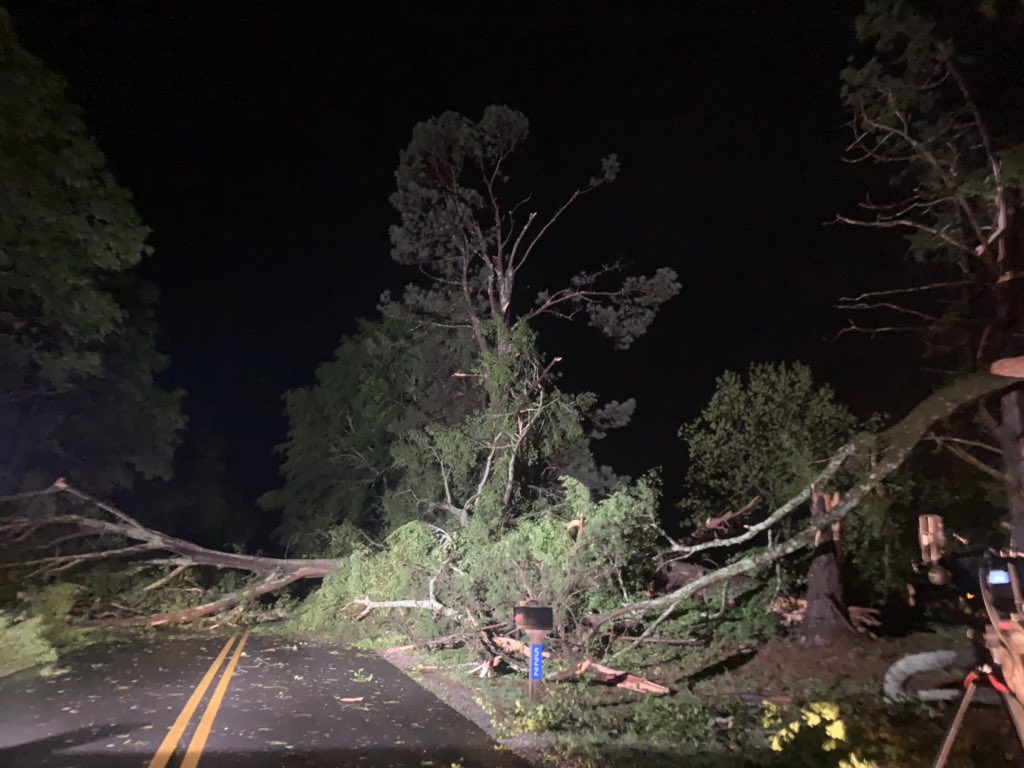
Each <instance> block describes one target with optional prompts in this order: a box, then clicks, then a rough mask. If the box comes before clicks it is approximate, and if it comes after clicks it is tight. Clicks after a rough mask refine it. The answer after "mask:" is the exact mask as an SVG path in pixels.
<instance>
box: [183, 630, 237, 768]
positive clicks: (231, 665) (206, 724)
mask: <svg viewBox="0 0 1024 768" xmlns="http://www.w3.org/2000/svg"><path fill="white" fill-rule="evenodd" d="M248 639H249V633H248V632H246V633H245V634H244V635H242V640H241V642H240V643H239V644H238V647H237V648H235V652H234V654H233V655H232V656H231V661H229V662H228V665H227V667H226V668H225V669H224V674H223V675H221V678H220V682H219V683H217V687H216V688H214V690H213V696H211V697H210V703H209V704H207V705H206V711H205V712H204V713H203V719H202V720H200V721H199V725H198V727H197V728H196V732H195V733H194V734H193V735H192V741H191V742H190V743H189V745H188V749H187V750H185V759H184V760H182V761H181V768H196V766H197V765H199V756H200V755H202V754H203V747H205V746H206V740H207V739H208V738H209V737H210V730H211V729H212V728H213V721H214V720H215V719H216V718H217V710H219V709H220V705H221V703H222V702H223V701H224V694H226V693H227V692H228V686H229V685H230V684H231V676H232V675H233V674H235V667H237V666H238V660H239V659H240V658H241V657H242V649H243V648H245V641H246V640H248Z"/></svg>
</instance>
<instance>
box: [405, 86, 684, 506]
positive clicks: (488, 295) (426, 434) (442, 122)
mask: <svg viewBox="0 0 1024 768" xmlns="http://www.w3.org/2000/svg"><path fill="white" fill-rule="evenodd" d="M527 133H528V123H527V120H526V118H525V117H524V116H523V115H522V114H520V113H519V112H516V111H514V110H511V109H509V108H507V107H503V106H491V107H488V108H487V109H485V110H484V113H483V116H482V118H481V119H480V120H479V121H476V122H474V121H472V120H470V119H469V118H466V117H464V116H462V115H459V114H456V113H454V112H446V113H444V114H442V115H440V116H438V117H435V118H433V119H431V120H428V121H427V122H425V123H421V124H419V125H417V126H416V127H415V129H414V130H413V136H412V141H411V142H410V144H409V146H408V147H407V148H406V149H405V150H404V151H403V152H402V154H401V158H400V164H399V167H398V170H397V172H396V174H395V175H396V180H397V183H398V188H397V191H396V192H395V194H394V195H393V196H392V198H391V202H392V204H393V205H394V207H395V209H396V210H397V211H398V213H399V216H400V223H399V224H397V225H395V226H394V227H392V229H391V242H392V246H393V248H392V256H393V257H394V258H395V259H396V260H397V261H399V262H400V263H402V264H407V265H410V266H415V267H417V268H418V269H419V270H420V272H421V273H422V275H423V276H424V277H425V278H426V281H427V282H426V285H425V286H423V287H418V288H411V289H409V290H408V291H407V293H406V298H405V302H404V304H403V305H402V306H403V308H404V309H405V311H406V315H407V317H408V318H409V319H410V320H412V321H414V322H418V323H427V324H432V325H435V326H438V327H454V328H463V329H465V330H466V331H467V332H468V333H469V334H470V335H471V338H472V343H473V344H474V345H475V347H476V350H477V359H476V361H475V365H474V367H473V368H472V369H471V370H467V371H461V372H459V373H458V375H459V376H463V377H468V378H471V379H472V380H473V381H475V382H476V383H477V385H478V387H479V389H480V391H482V392H484V393H486V400H487V403H486V407H484V408H482V409H480V410H479V411H478V412H477V413H475V414H474V415H472V416H471V417H469V418H467V419H465V420H463V421H462V422H461V423H460V424H458V425H456V426H455V427H453V428H449V429H438V428H428V429H425V430H422V431H420V432H418V433H416V434H415V435H411V436H410V439H409V440H408V441H406V443H405V445H404V448H400V449H399V450H398V454H397V457H396V458H397V461H398V462H399V464H400V465H402V466H404V467H405V470H406V473H407V474H410V475H411V474H413V467H423V466H426V465H429V466H432V467H433V469H432V470H431V472H430V475H431V476H432V478H433V479H432V481H431V482H430V483H428V484H424V485H422V492H419V491H417V490H416V489H410V490H411V491H412V493H413V494H414V496H418V498H419V499H420V500H421V502H422V503H423V504H425V505H426V506H429V507H432V508H434V509H437V510H441V511H444V512H446V513H448V514H450V515H452V516H454V518H455V519H456V520H457V521H458V522H459V523H460V524H461V525H466V524H467V522H468V519H469V516H470V515H471V514H472V513H475V512H478V511H480V510H481V509H484V508H487V509H489V511H490V512H492V513H493V515H495V516H496V519H500V518H501V517H503V516H504V515H505V514H507V513H508V512H509V511H510V510H511V509H512V507H513V506H515V505H516V504H517V503H520V502H527V501H528V499H529V498H530V496H531V495H533V496H536V493H537V491H536V489H537V488H543V487H544V486H545V485H547V487H550V484H551V481H552V480H554V477H553V476H552V475H556V474H565V465H566V464H567V463H568V464H570V465H571V464H573V463H574V461H573V460H571V459H567V458H565V457H566V456H567V455H569V454H572V453H574V448H573V447H574V446H576V447H578V446H579V445H580V444H581V442H582V443H585V435H584V433H583V430H582V429H581V427H580V420H581V417H582V415H583V414H584V413H586V412H587V411H592V410H593V407H594V405H595V402H594V399H593V398H592V397H590V396H585V397H583V398H580V397H570V396H567V395H565V394H564V393H561V392H559V391H558V390H557V388H555V387H554V386H553V384H552V380H553V373H554V369H555V366H556V365H557V364H558V363H559V361H560V360H561V358H560V357H557V356H556V357H553V358H550V359H549V358H545V357H544V356H543V355H542V354H541V353H540V351H539V350H538V347H537V345H536V343H535V337H534V331H533V329H532V327H531V325H532V323H533V321H535V320H536V319H537V318H539V317H541V316H542V315H555V316H559V317H563V318H572V317H575V316H576V315H577V314H579V313H586V315H587V317H588V318H589V321H590V324H591V325H592V326H594V327H595V328H597V329H599V330H600V331H601V332H602V333H604V334H605V335H607V336H608V337H610V338H611V339H612V341H613V342H614V345H615V347H616V348H617V349H626V348H627V347H629V345H630V344H631V343H632V342H633V341H634V340H635V339H636V338H637V337H638V336H640V335H641V334H643V333H644V332H645V331H646V329H647V327H648V326H649V325H650V323H651V321H652V320H653V319H654V316H655V313H656V312H657V309H658V307H660V305H661V304H662V303H664V302H665V301H667V300H668V299H670V298H672V297H673V296H675V295H676V293H677V292H678V291H679V285H678V283H677V281H676V275H675V273H674V272H673V271H672V270H670V269H667V268H663V269H659V270H658V271H657V272H656V273H655V274H654V275H653V276H651V277H636V276H629V277H626V278H625V279H623V280H621V282H618V283H612V282H611V280H612V278H613V277H614V275H615V273H617V272H619V271H620V269H621V266H620V265H618V264H605V265H603V266H600V267H598V268H596V269H591V270H589V271H583V272H579V273H578V274H577V275H576V276H575V277H573V278H572V279H571V280H570V281H569V283H568V285H566V286H564V287H561V288H556V289H553V290H547V291H542V292H540V293H539V294H538V295H537V296H536V298H535V300H534V302H533V304H532V305H531V304H530V303H529V299H528V298H524V297H523V296H522V295H521V294H522V289H521V287H520V286H519V282H520V278H521V276H522V273H523V270H524V269H525V268H526V267H527V265H528V264H531V266H532V265H533V262H534V261H535V260H537V259H540V258H542V248H541V244H542V241H543V240H544V237H545V235H547V234H548V232H550V231H551V229H552V228H553V227H554V226H555V225H556V224H557V223H558V221H559V220H560V219H561V218H562V217H563V215H564V214H565V212H566V211H567V210H569V208H570V207H571V206H573V205H574V204H575V203H576V202H577V201H579V200H580V199H581V198H582V197H584V196H586V195H588V194H590V193H591V192H593V191H594V190H596V189H597V188H599V187H601V186H603V185H604V184H606V183H609V182H611V181H613V180H614V179H615V176H616V174H617V173H618V170H619V165H618V162H617V160H616V158H615V156H614V155H611V156H609V157H607V158H605V159H604V160H603V161H602V163H601V172H600V173H599V174H598V175H597V176H595V177H593V178H591V179H590V180H589V181H588V182H587V184H585V185H583V186H581V187H580V188H578V189H576V190H574V191H573V192H572V193H571V194H570V195H569V196H568V197H567V198H566V199H565V201H564V202H563V203H562V204H561V205H560V206H558V207H557V208H556V209H555V210H554V211H553V212H552V213H550V214H548V215H541V214H540V213H538V212H537V211H533V210H530V208H529V206H530V205H531V196H530V195H529V194H524V195H522V196H516V197H513V199H512V200H511V201H508V200H506V196H507V194H508V189H509V181H510V180H509V176H508V166H509V163H510V161H511V159H512V158H513V156H514V155H515V154H516V153H517V152H518V151H519V150H520V148H521V147H522V144H523V142H524V141H525V140H526V137H527ZM629 408H631V405H627V406H626V408H625V410H628V409H629ZM612 411H615V413H613V412H612ZM623 415H624V411H623V409H622V408H618V409H604V410H602V411H600V412H599V413H598V412H595V413H594V416H595V418H596V419H597V420H598V421H602V422H603V423H606V424H609V423H612V422H619V423H621V421H622V418H621V417H622V416H623ZM558 457H562V459H563V460H562V461H559V460H557V459H558ZM424 479H426V478H424ZM529 486H532V487H533V489H534V490H533V491H531V490H530V488H529Z"/></svg>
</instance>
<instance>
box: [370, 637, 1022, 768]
mask: <svg viewBox="0 0 1024 768" xmlns="http://www.w3.org/2000/svg"><path fill="white" fill-rule="evenodd" d="M953 639H954V638H951V637H949V636H946V635H944V634H935V633H920V634H917V635H913V636H910V637H907V638H903V639H901V640H899V641H885V640H879V641H867V640H865V641H859V642H856V643H852V644H849V645H846V646H844V647H841V648H831V649H810V648H803V647H797V646H793V645H789V644H787V643H784V642H773V643H767V644H765V645H763V646H761V647H760V648H759V649H758V650H757V652H756V653H752V652H751V649H749V648H743V647H740V646H730V645H729V644H721V645H720V646H718V647H701V648H671V647H665V646H660V647H654V646H651V647H650V648H646V649H638V650H637V651H636V652H635V653H634V654H632V655H631V656H630V655H627V656H626V657H624V658H622V659H620V660H619V662H622V663H619V662H617V663H616V665H617V666H618V668H625V669H629V670H630V671H632V672H634V673H637V674H642V675H644V676H645V677H648V678H649V679H652V680H654V681H657V682H661V683H663V684H665V685H668V686H669V687H670V688H671V689H672V693H671V694H669V695H666V696H658V697H655V696H651V695H646V694H637V693H632V692H629V691H623V690H621V689H617V688H613V687H607V686H604V685H599V684H595V683H593V682H592V681H588V680H586V679H583V680H579V681H575V682H564V683H549V684H546V685H545V689H544V693H543V695H542V697H541V700H540V701H539V702H538V703H536V704H531V703H530V702H529V701H528V697H527V691H526V682H525V680H524V679H523V677H522V676H519V675H514V674H509V675H502V676H498V677H494V678H489V679H480V678H479V677H478V676H476V675H474V674H470V670H471V669H472V667H473V666H474V665H475V664H476V663H477V661H478V660H477V659H476V658H475V654H474V652H473V651H472V650H470V649H466V648H461V649H453V650H443V651H416V652H414V653H409V652H404V653H403V654H402V656H403V657H404V659H403V661H402V662H401V663H399V666H402V667H403V668H404V669H405V670H406V671H407V672H408V673H409V674H410V675H412V676H413V677H414V678H416V679H418V680H419V681H420V682H421V683H422V684H424V685H425V686H426V687H427V688H429V689H431V690H433V691H434V692H435V693H436V694H438V695H439V696H440V697H441V698H443V699H446V700H449V701H451V700H453V699H455V700H460V701H461V704H460V705H459V706H456V708H457V709H460V711H463V710H465V708H466V707H465V703H466V701H467V700H468V701H469V702H470V704H471V705H472V708H473V709H475V710H476V711H475V713H467V712H465V711H463V714H467V716H471V715H473V716H471V719H475V720H476V721H477V722H478V724H480V725H481V726H482V727H485V729H486V730H488V731H489V732H490V733H492V735H494V736H495V737H496V738H497V739H499V740H500V741H501V743H502V744H504V745H507V746H508V747H510V748H514V749H516V751H517V752H520V753H521V754H524V756H526V757H528V758H529V759H531V760H532V761H533V762H534V763H535V764H537V765H542V766H548V767H549V768H619V766H622V768H625V767H626V766H629V767H630V768H635V767H636V766H638V765H643V766H653V767H654V768H662V767H663V766H664V768H668V766H679V765H687V766H696V767H697V768H704V767H706V768H718V767H719V766H738V767H743V766H750V767H751V768H754V767H755V766H765V767H766V768H781V767H782V766H805V767H806V768H818V767H819V766H820V767H821V768H836V767H839V768H859V767H860V766H865V767H867V766H871V767H872V768H876V767H877V768H883V767H884V768H889V766H892V767H893V768H896V767H897V766H899V768H926V767H927V766H930V764H931V761H932V760H933V759H934V755H935V752H936V750H937V749H938V746H939V744H940V742H941V739H942V735H943V733H944V731H945V728H946V726H947V724H948V721H949V718H950V717H951V715H952V711H951V709H950V708H949V707H938V706H936V707H924V706H920V705H913V706H900V707H895V706H891V705H886V704H885V703H884V702H883V701H882V697H881V692H880V689H881V678H882V675H884V670H885V669H886V667H887V666H888V664H890V663H891V661H892V660H895V659H896V658H898V657H900V656H902V655H903V654H905V653H911V652H917V651H921V650H932V649H935V648H940V647H949V645H950V642H951V641H952V640H953ZM385 655H386V656H387V657H392V656H393V654H385ZM392 660H393V661H394V659H392ZM563 671H565V670H563V669H562V668H561V667H560V666H559V665H558V663H557V662H555V663H553V664H551V665H550V666H549V672H550V673H551V674H552V675H558V674H559V672H563ZM944 682H947V683H949V684H953V685H955V684H956V681H955V680H953V679H952V678H951V679H950V680H948V681H944ZM952 759H953V762H951V765H957V766H964V767H965V768H995V766H1004V765H1008V764H1022V762H1021V761H1024V754H1021V751H1020V749H1019V746H1018V745H1017V744H1016V739H1015V737H1014V736H1013V733H1012V731H1011V726H1010V724H1009V722H1008V718H1006V717H1005V715H1004V714H1003V712H1002V710H997V709H994V708H983V707H978V708H975V709H974V710H973V711H972V712H971V713H970V714H969V717H968V719H967V721H966V723H965V728H964V731H963V733H962V735H961V738H960V739H959V740H958V743H957V747H956V750H955V752H954V755H953V758H952Z"/></svg>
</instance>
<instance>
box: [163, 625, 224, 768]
mask: <svg viewBox="0 0 1024 768" xmlns="http://www.w3.org/2000/svg"><path fill="white" fill-rule="evenodd" d="M237 638H238V635H232V636H231V637H229V638H228V641H227V643H225V645H224V647H223V648H222V649H221V651H220V653H219V654H217V658H216V659H214V660H213V664H211V665H210V668H209V669H208V670H206V674H205V675H203V679H202V680H200V681H199V685H198V686H196V689H195V690H194V691H193V692H192V695H191V696H189V699H188V701H187V702H185V708H184V709H183V710H181V714H180V715H178V719H177V720H175V721H174V725H172V726H171V730H169V731H168V732H167V736H165V737H164V740H163V743H162V744H160V747H159V748H158V749H157V751H156V754H155V755H153V759H152V760H150V761H149V768H164V767H165V766H166V765H167V763H169V762H170V760H171V756H172V755H173V754H174V748H175V747H177V746H178V742H179V741H180V740H181V737H182V734H184V733H185V728H186V727H187V726H188V723H189V721H190V720H191V719H192V715H194V714H195V711H196V709H197V708H198V707H199V702H201V701H202V700H203V696H205V695H206V689H207V688H209V687H210V683H212V682H213V678H215V677H216V676H217V670H218V669H220V665H221V664H223V663H224V659H226V658H227V655H228V651H230V650H231V646H232V644H233V643H234V642H235V640H236V639H237ZM243 642H244V641H243Z"/></svg>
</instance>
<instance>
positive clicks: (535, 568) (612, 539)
mask: <svg viewBox="0 0 1024 768" xmlns="http://www.w3.org/2000/svg"><path fill="white" fill-rule="evenodd" d="M562 482H563V484H564V487H565V492H566V502H565V507H566V510H565V511H566V512H568V513H569V515H571V517H569V518H566V517H564V516H562V515H560V514H556V513H555V512H554V511H552V510H548V511H544V512H539V513H537V514H536V515H533V516H530V517H525V518H521V519H519V520H517V521H516V522H515V523H514V524H513V525H512V526H511V527H510V528H508V529H507V530H506V531H504V532H495V531H493V530H481V526H479V525H476V526H471V528H470V529H468V530H467V532H466V535H465V537H460V539H459V542H460V544H462V543H463V542H465V546H464V547H463V549H462V550H461V557H460V559H459V565H460V567H461V568H463V569H464V570H465V572H466V573H467V576H468V578H467V579H465V580H461V581H454V582H453V584H452V587H453V588H460V592H457V593H456V594H457V595H461V596H459V597H457V598H456V599H457V600H458V601H459V602H460V603H461V602H466V601H471V600H474V598H475V599H476V601H478V602H477V603H476V604H477V605H478V611H480V612H485V615H488V616H500V615H502V614H503V613H504V612H506V611H507V610H508V606H511V605H515V604H517V603H518V602H519V601H520V600H522V599H524V598H525V597H530V598H533V599H536V600H540V601H541V602H542V604H545V605H551V606H552V607H553V608H554V609H555V612H556V614H557V615H558V616H559V617H560V619H561V620H562V621H563V622H564V623H565V625H566V627H567V629H568V630H569V631H571V630H572V629H573V628H575V626H576V624H577V621H578V620H579V619H580V617H581V616H582V615H583V614H584V613H586V612H590V611H601V610H605V609H608V608H611V607H614V606H617V605H621V604H622V602H624V601H628V600H630V599H635V598H636V597H637V596H638V594H639V592H640V590H642V589H643V587H644V586H645V584H646V583H647V580H649V578H650V576H651V573H652V571H653V567H654V560H655V555H656V553H657V550H658V546H659V531H660V529H659V528H658V524H657V522H656V509H657V499H658V491H657V484H656V482H655V481H654V480H652V479H642V480H640V481H638V482H636V483H635V484H633V485H631V486H629V487H626V488H622V489H620V490H618V491H616V492H615V493H613V494H612V495H611V496H609V497H608V498H607V499H604V500H602V501H600V502H594V501H593V500H592V499H591V498H590V494H589V492H588V491H587V489H586V488H585V487H584V486H583V485H582V484H581V483H579V482H578V481H575V480H572V479H569V478H563V481H562ZM572 519H576V520H580V519H581V520H583V530H582V532H581V533H579V535H577V536H576V538H575V539H573V537H572V536H571V535H570V532H569V531H567V530H566V524H567V522H568V521H569V520H572Z"/></svg>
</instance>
